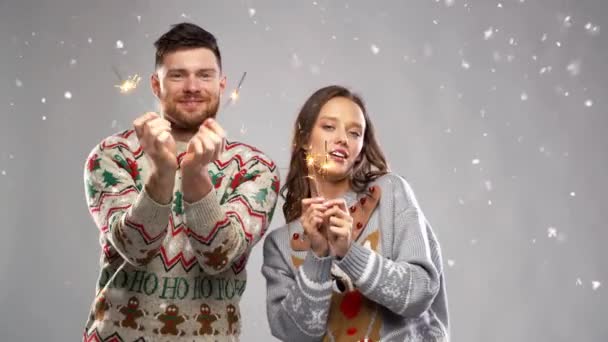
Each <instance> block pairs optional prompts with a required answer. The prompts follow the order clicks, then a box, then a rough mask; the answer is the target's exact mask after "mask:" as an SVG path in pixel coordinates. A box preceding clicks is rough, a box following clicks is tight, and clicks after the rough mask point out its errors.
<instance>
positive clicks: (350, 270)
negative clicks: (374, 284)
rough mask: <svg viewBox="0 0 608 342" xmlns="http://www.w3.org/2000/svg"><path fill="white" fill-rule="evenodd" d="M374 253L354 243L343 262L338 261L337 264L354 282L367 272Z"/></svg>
mask: <svg viewBox="0 0 608 342" xmlns="http://www.w3.org/2000/svg"><path fill="white" fill-rule="evenodd" d="M372 253H373V252H372V251H371V250H369V249H367V248H365V247H363V246H361V245H359V244H357V243H353V244H352V245H351V246H350V249H349V250H348V252H347V253H346V255H344V257H343V258H342V260H340V261H338V262H337V263H336V264H337V265H338V267H340V269H342V270H343V271H344V272H345V273H346V274H348V276H349V277H351V278H352V279H353V280H354V279H359V278H360V277H361V275H362V274H363V273H364V272H365V268H366V267H367V264H368V263H369V262H370V258H371V254H372Z"/></svg>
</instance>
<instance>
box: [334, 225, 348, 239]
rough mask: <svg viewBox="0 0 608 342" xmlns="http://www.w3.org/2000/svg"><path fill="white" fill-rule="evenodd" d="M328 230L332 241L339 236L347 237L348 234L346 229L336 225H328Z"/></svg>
mask: <svg viewBox="0 0 608 342" xmlns="http://www.w3.org/2000/svg"><path fill="white" fill-rule="evenodd" d="M329 232H330V237H331V239H332V241H335V240H336V239H339V238H343V239H348V238H349V236H350V233H349V231H348V230H347V229H343V228H342V227H338V226H329Z"/></svg>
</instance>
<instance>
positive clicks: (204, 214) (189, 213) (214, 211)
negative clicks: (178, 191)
mask: <svg viewBox="0 0 608 342" xmlns="http://www.w3.org/2000/svg"><path fill="white" fill-rule="evenodd" d="M184 213H185V215H186V224H188V226H189V227H190V228H191V229H201V228H204V227H211V226H213V225H214V224H215V223H216V222H218V221H221V220H222V219H223V218H224V211H223V210H222V207H221V206H220V204H219V202H218V200H217V195H216V192H215V190H214V189H212V190H211V191H209V193H208V194H207V195H205V196H204V197H203V198H201V199H200V200H198V201H196V202H194V203H188V202H186V201H184Z"/></svg>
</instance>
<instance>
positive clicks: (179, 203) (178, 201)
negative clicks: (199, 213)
mask: <svg viewBox="0 0 608 342" xmlns="http://www.w3.org/2000/svg"><path fill="white" fill-rule="evenodd" d="M173 212H174V213H175V215H182V214H183V213H184V203H183V194H182V193H181V192H180V191H176V192H175V199H174V201H173Z"/></svg>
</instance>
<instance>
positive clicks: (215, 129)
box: [203, 118, 226, 139]
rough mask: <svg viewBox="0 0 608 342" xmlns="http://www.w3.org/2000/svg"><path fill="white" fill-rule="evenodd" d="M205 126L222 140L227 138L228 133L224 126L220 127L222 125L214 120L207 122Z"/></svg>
mask: <svg viewBox="0 0 608 342" xmlns="http://www.w3.org/2000/svg"><path fill="white" fill-rule="evenodd" d="M203 126H205V127H208V128H209V129H210V130H212V131H213V132H214V133H215V134H216V135H217V136H218V137H220V138H221V139H224V138H225V137H226V131H225V130H224V128H222V126H220V124H219V123H218V122H217V121H215V119H213V118H209V119H207V120H205V122H204V123H203Z"/></svg>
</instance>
